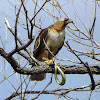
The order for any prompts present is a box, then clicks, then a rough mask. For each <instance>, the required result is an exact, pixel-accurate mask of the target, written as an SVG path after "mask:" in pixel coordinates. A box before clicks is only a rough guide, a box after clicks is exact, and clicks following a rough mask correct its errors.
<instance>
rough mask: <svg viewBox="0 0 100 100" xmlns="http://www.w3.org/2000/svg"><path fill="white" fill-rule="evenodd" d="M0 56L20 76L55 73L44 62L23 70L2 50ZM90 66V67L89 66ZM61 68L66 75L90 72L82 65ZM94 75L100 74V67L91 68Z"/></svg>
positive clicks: (52, 68) (0, 49)
mask: <svg viewBox="0 0 100 100" xmlns="http://www.w3.org/2000/svg"><path fill="white" fill-rule="evenodd" d="M0 55H1V56H2V57H3V58H5V59H6V60H7V61H8V62H9V64H11V66H12V68H13V69H14V70H15V71H16V72H17V73H19V74H26V75H32V74H36V73H55V71H54V65H48V64H46V63H44V62H39V61H38V63H39V65H38V67H37V66H35V67H32V68H22V67H20V65H19V64H18V62H17V61H16V60H15V59H14V57H12V56H9V57H8V56H7V55H8V54H7V53H6V52H5V51H4V50H3V49H2V48H0ZM88 66H89V65H88ZM59 67H60V68H61V69H62V71H63V72H64V73H65V74H88V70H87V69H86V68H85V67H84V66H83V65H82V66H79V65H59ZM89 68H90V70H91V72H92V74H100V66H98V65H95V66H89ZM58 74H59V72H58Z"/></svg>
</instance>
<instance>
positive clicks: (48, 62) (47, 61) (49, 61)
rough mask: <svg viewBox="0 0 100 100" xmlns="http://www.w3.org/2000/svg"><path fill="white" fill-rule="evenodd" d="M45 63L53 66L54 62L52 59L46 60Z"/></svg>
mask: <svg viewBox="0 0 100 100" xmlns="http://www.w3.org/2000/svg"><path fill="white" fill-rule="evenodd" d="M45 63H47V64H54V60H53V59H50V60H46V61H45Z"/></svg>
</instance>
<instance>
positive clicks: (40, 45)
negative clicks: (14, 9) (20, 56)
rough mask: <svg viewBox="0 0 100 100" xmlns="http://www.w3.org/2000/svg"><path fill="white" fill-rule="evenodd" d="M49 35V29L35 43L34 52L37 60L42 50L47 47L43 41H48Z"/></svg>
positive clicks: (43, 31)
mask: <svg viewBox="0 0 100 100" xmlns="http://www.w3.org/2000/svg"><path fill="white" fill-rule="evenodd" d="M47 33H48V28H45V29H43V30H42V31H41V32H40V34H39V35H38V37H37V39H36V41H35V45H34V51H33V56H34V57H35V58H37V57H38V56H39V52H40V50H41V48H43V47H44V46H45V45H44V42H43V39H44V40H45V39H46V37H47Z"/></svg>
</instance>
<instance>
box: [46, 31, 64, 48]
mask: <svg viewBox="0 0 100 100" xmlns="http://www.w3.org/2000/svg"><path fill="white" fill-rule="evenodd" d="M64 39H65V31H61V32H59V33H58V32H49V34H48V39H47V43H46V44H47V46H48V47H57V46H59V45H61V44H62V43H63V42H64Z"/></svg>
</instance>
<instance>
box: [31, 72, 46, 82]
mask: <svg viewBox="0 0 100 100" xmlns="http://www.w3.org/2000/svg"><path fill="white" fill-rule="evenodd" d="M45 78H46V73H41V74H33V75H31V76H30V80H31V81H42V80H44V79H45Z"/></svg>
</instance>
